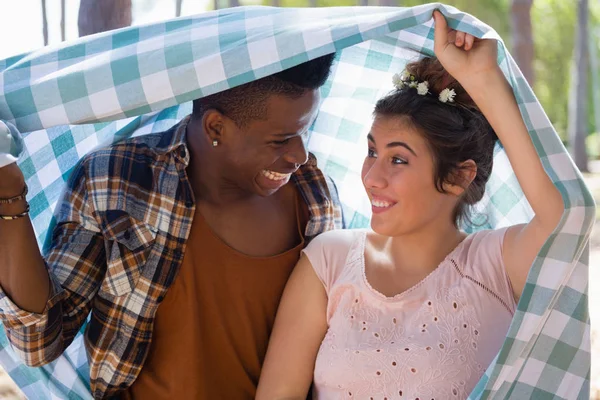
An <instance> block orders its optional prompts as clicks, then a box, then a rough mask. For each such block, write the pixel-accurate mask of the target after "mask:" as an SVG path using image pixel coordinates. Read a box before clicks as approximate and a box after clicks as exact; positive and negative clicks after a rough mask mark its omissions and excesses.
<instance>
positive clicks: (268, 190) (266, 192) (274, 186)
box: [255, 174, 290, 196]
mask: <svg viewBox="0 0 600 400" xmlns="http://www.w3.org/2000/svg"><path fill="white" fill-rule="evenodd" d="M289 181H290V178H289V177H286V178H284V179H279V180H273V179H269V178H267V177H266V176H264V175H262V174H260V175H258V176H257V177H256V179H255V182H256V186H257V187H258V188H259V190H260V192H261V193H263V194H262V195H263V196H270V195H272V194H274V193H275V192H277V191H278V190H279V189H281V188H282V187H284V186H285V185H287V184H288V182H289Z"/></svg>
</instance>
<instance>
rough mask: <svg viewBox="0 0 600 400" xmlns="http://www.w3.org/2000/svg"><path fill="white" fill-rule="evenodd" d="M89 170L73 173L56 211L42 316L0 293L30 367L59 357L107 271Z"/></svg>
mask: <svg viewBox="0 0 600 400" xmlns="http://www.w3.org/2000/svg"><path fill="white" fill-rule="evenodd" d="M88 184H89V182H88V180H87V179H86V173H85V165H84V164H83V163H80V164H79V165H78V166H77V167H76V168H75V169H74V170H73V172H72V174H71V177H70V179H69V181H68V183H67V188H66V191H65V193H64V196H63V199H62V201H61V202H60V203H59V205H58V206H57V213H56V219H57V221H56V225H55V227H54V229H53V231H52V240H51V246H50V251H49V253H48V255H47V256H46V257H45V262H46V266H47V268H48V274H49V277H50V284H51V291H50V296H49V300H48V302H47V304H46V307H45V309H44V311H43V312H42V313H40V314H37V313H31V312H28V311H25V310H22V309H20V308H19V307H18V306H17V305H16V304H14V303H13V302H12V301H11V299H10V298H9V297H8V296H7V295H6V293H4V291H3V290H2V289H1V288H0V318H1V319H2V322H3V323H4V326H5V329H6V334H7V337H8V339H9V341H10V342H11V344H12V346H13V348H14V350H15V352H16V353H17V354H18V355H19V356H20V357H21V358H22V359H23V361H24V362H25V363H26V364H27V365H30V366H41V365H44V364H47V363H49V362H51V361H53V360H54V359H56V358H57V357H59V356H60V355H61V354H62V353H63V351H64V349H65V348H67V347H68V345H69V344H70V343H71V342H72V340H73V338H74V337H75V335H76V334H77V332H78V331H79V329H80V328H81V326H82V325H83V323H84V321H85V319H86V318H87V316H88V314H89V313H90V309H91V304H92V303H91V301H92V298H93V297H94V295H95V294H96V293H97V291H98V288H99V287H100V284H101V282H102V279H103V277H104V273H105V270H106V255H105V251H104V240H103V237H102V235H101V233H100V229H99V224H98V223H97V221H96V220H95V219H94V217H93V211H92V210H93V208H92V205H91V200H90V191H89V190H88Z"/></svg>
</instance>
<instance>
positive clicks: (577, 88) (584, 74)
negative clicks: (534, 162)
mask: <svg viewBox="0 0 600 400" xmlns="http://www.w3.org/2000/svg"><path fill="white" fill-rule="evenodd" d="M588 40H589V37H588V0H577V26H576V27H575V59H574V63H573V64H574V66H573V71H574V73H573V81H572V82H571V93H570V97H569V128H568V132H569V149H570V150H571V156H572V157H573V160H574V161H575V165H576V166H577V168H579V170H580V171H582V172H587V171H588V158H587V151H586V147H585V139H586V137H587V133H588V132H587V128H588V108H587V106H588V66H589V54H588V49H589V47H588Z"/></svg>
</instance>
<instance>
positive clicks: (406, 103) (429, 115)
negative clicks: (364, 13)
mask: <svg viewBox="0 0 600 400" xmlns="http://www.w3.org/2000/svg"><path fill="white" fill-rule="evenodd" d="M406 71H407V72H408V73H409V74H411V75H413V76H414V77H415V80H416V81H418V82H423V81H427V82H428V83H429V93H428V94H427V95H424V96H422V95H419V94H418V93H417V89H413V88H409V87H406V86H405V87H404V88H402V89H398V90H394V91H393V92H391V93H390V94H388V95H387V96H385V97H383V98H382V99H380V100H379V101H378V102H377V105H376V106H375V115H376V116H384V117H399V118H402V119H403V120H405V122H408V123H409V124H410V126H412V127H414V128H415V129H416V130H417V131H418V132H419V133H421V134H422V135H423V137H424V138H425V140H426V141H427V143H428V144H429V147H430V149H431V151H432V153H433V159H434V168H435V176H434V177H433V178H434V183H435V186H436V188H437V190H438V191H439V192H441V193H445V190H444V186H443V184H444V183H451V184H459V183H460V182H458V180H459V174H458V172H459V169H460V164H461V163H462V162H463V161H467V160H473V161H474V162H475V164H476V165H477V175H476V176H475V179H473V181H472V182H471V183H470V184H469V186H468V187H467V188H465V191H464V193H463V195H462V196H461V199H460V201H459V202H458V204H457V206H456V208H455V210H454V213H453V216H452V217H453V220H454V222H455V224H457V225H458V223H460V222H463V221H466V222H469V223H471V220H470V218H469V215H468V206H470V205H474V204H475V203H477V202H478V201H479V200H481V198H482V197H483V194H484V192H485V185H486V183H487V181H488V179H489V178H490V174H491V172H492V165H493V158H494V145H495V143H496V141H497V140H498V137H497V136H496V133H495V132H494V130H493V129H492V127H491V126H490V124H489V122H488V121H487V119H486V118H485V117H484V116H483V114H482V113H481V111H480V110H479V109H478V108H477V106H476V105H475V103H474V102H473V100H472V99H471V97H470V96H469V94H468V93H467V92H466V91H465V90H464V89H463V88H462V86H461V85H460V84H459V83H458V82H457V81H456V80H455V79H454V78H453V77H452V76H451V75H450V74H448V73H447V72H446V70H444V67H442V65H441V63H440V62H439V61H438V60H437V58H429V57H427V58H423V59H421V60H419V61H416V62H413V63H410V64H408V65H407V66H406ZM445 88H449V89H454V91H455V93H456V96H455V97H454V102H453V103H442V102H441V101H440V100H439V99H438V96H439V93H440V92H441V91H442V90H444V89H445Z"/></svg>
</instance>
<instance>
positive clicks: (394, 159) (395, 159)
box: [392, 157, 408, 165]
mask: <svg viewBox="0 0 600 400" xmlns="http://www.w3.org/2000/svg"><path fill="white" fill-rule="evenodd" d="M392 164H395V165H400V164H408V163H407V162H406V160H403V159H401V158H399V157H392Z"/></svg>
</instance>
